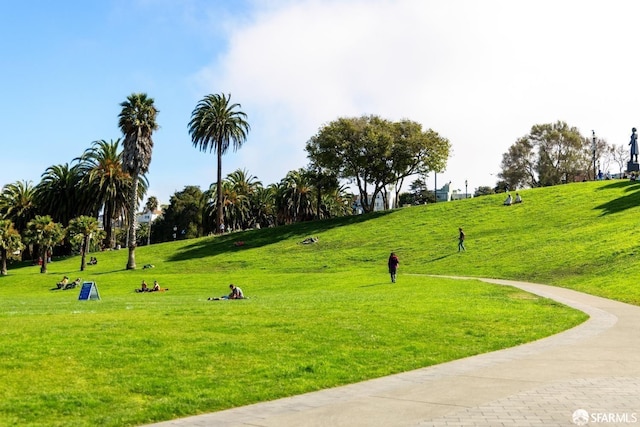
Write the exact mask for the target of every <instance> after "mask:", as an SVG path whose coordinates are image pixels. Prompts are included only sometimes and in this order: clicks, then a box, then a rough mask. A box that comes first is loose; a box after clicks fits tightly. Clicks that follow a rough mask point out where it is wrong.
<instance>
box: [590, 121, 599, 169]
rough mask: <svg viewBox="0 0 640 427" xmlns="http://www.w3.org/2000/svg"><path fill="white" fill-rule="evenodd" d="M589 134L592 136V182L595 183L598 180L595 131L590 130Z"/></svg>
mask: <svg viewBox="0 0 640 427" xmlns="http://www.w3.org/2000/svg"><path fill="white" fill-rule="evenodd" d="M591 134H592V135H593V180H594V181H595V180H596V179H597V178H598V175H597V172H596V131H595V130H592V131H591Z"/></svg>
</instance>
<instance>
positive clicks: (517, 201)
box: [513, 193, 522, 203]
mask: <svg viewBox="0 0 640 427" xmlns="http://www.w3.org/2000/svg"><path fill="white" fill-rule="evenodd" d="M513 203H522V197H520V194H518V193H516V200H515V201H514V202H513Z"/></svg>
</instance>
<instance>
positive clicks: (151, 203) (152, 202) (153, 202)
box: [145, 196, 160, 213]
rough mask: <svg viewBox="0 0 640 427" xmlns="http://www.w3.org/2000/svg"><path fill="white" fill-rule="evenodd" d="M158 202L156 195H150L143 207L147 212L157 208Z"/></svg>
mask: <svg viewBox="0 0 640 427" xmlns="http://www.w3.org/2000/svg"><path fill="white" fill-rule="evenodd" d="M159 205H160V202H158V198H157V197H156V196H150V197H149V198H148V199H147V203H146V204H145V208H146V209H147V211H148V212H151V213H153V212H155V211H156V210H157V209H158V206H159Z"/></svg>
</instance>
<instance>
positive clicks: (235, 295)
mask: <svg viewBox="0 0 640 427" xmlns="http://www.w3.org/2000/svg"><path fill="white" fill-rule="evenodd" d="M229 289H231V293H230V294H229V295H223V296H221V297H219V298H218V297H215V298H207V299H208V300H209V301H219V300H223V299H244V293H243V292H242V289H240V288H239V287H237V286H236V285H234V284H233V283H231V284H230V285H229Z"/></svg>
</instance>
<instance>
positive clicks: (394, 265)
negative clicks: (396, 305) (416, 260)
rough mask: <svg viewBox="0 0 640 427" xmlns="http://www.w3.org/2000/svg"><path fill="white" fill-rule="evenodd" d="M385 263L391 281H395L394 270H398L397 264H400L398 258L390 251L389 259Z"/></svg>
mask: <svg viewBox="0 0 640 427" xmlns="http://www.w3.org/2000/svg"><path fill="white" fill-rule="evenodd" d="M387 264H388V266H389V274H390V275H391V283H396V272H397V271H398V264H400V260H399V259H398V256H397V255H396V254H395V252H391V255H389V261H388V262H387Z"/></svg>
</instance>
